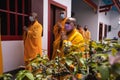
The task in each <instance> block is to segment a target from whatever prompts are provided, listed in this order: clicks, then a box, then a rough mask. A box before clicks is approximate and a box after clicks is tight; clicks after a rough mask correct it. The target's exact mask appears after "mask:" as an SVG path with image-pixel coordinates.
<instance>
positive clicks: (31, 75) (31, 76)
mask: <svg viewBox="0 0 120 80" xmlns="http://www.w3.org/2000/svg"><path fill="white" fill-rule="evenodd" d="M25 76H26V77H27V78H28V79H29V80H34V76H33V74H32V73H25Z"/></svg>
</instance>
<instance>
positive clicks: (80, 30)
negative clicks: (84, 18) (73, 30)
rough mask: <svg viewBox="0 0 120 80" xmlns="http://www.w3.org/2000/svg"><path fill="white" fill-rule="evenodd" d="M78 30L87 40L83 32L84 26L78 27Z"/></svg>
mask: <svg viewBox="0 0 120 80" xmlns="http://www.w3.org/2000/svg"><path fill="white" fill-rule="evenodd" d="M77 29H78V32H80V34H81V35H82V36H83V38H85V35H84V30H83V28H82V26H80V25H77Z"/></svg>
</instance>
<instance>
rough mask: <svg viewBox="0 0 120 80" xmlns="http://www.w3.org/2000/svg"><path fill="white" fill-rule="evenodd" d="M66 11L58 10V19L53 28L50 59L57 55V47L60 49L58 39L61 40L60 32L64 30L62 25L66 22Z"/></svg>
mask: <svg viewBox="0 0 120 80" xmlns="http://www.w3.org/2000/svg"><path fill="white" fill-rule="evenodd" d="M66 17H67V14H66V11H60V20H59V21H58V22H57V23H56V24H55V26H54V29H53V34H54V42H53V53H52V59H54V58H55V57H56V56H58V53H57V49H58V50H59V49H60V40H61V32H64V31H65V30H64V26H65V22H66Z"/></svg>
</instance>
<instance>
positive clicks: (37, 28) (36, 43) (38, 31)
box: [23, 13, 42, 65]
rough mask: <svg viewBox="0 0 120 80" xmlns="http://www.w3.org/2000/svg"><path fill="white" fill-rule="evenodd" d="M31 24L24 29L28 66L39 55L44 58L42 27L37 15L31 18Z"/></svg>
mask: <svg viewBox="0 0 120 80" xmlns="http://www.w3.org/2000/svg"><path fill="white" fill-rule="evenodd" d="M29 20H30V22H31V24H30V25H29V26H28V27H24V28H23V29H24V35H23V40H24V61H25V64H26V65H27V64H28V63H29V61H30V60H32V59H34V58H36V56H37V55H38V54H40V56H42V37H41V35H42V25H41V24H40V23H39V22H38V21H37V13H32V14H31V15H30V16H29Z"/></svg>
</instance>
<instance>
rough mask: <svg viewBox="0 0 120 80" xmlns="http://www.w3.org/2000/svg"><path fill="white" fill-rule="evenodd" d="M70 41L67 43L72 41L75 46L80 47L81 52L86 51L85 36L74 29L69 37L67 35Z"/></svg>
mask: <svg viewBox="0 0 120 80" xmlns="http://www.w3.org/2000/svg"><path fill="white" fill-rule="evenodd" d="M67 37H68V39H67V41H70V42H71V43H72V44H73V45H79V48H80V51H82V52H83V51H84V50H85V48H84V44H85V41H84V38H83V36H82V35H81V34H80V33H79V32H78V31H77V30H76V29H74V30H73V31H72V32H71V33H70V34H69V35H67ZM64 41H65V42H66V40H64Z"/></svg>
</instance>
